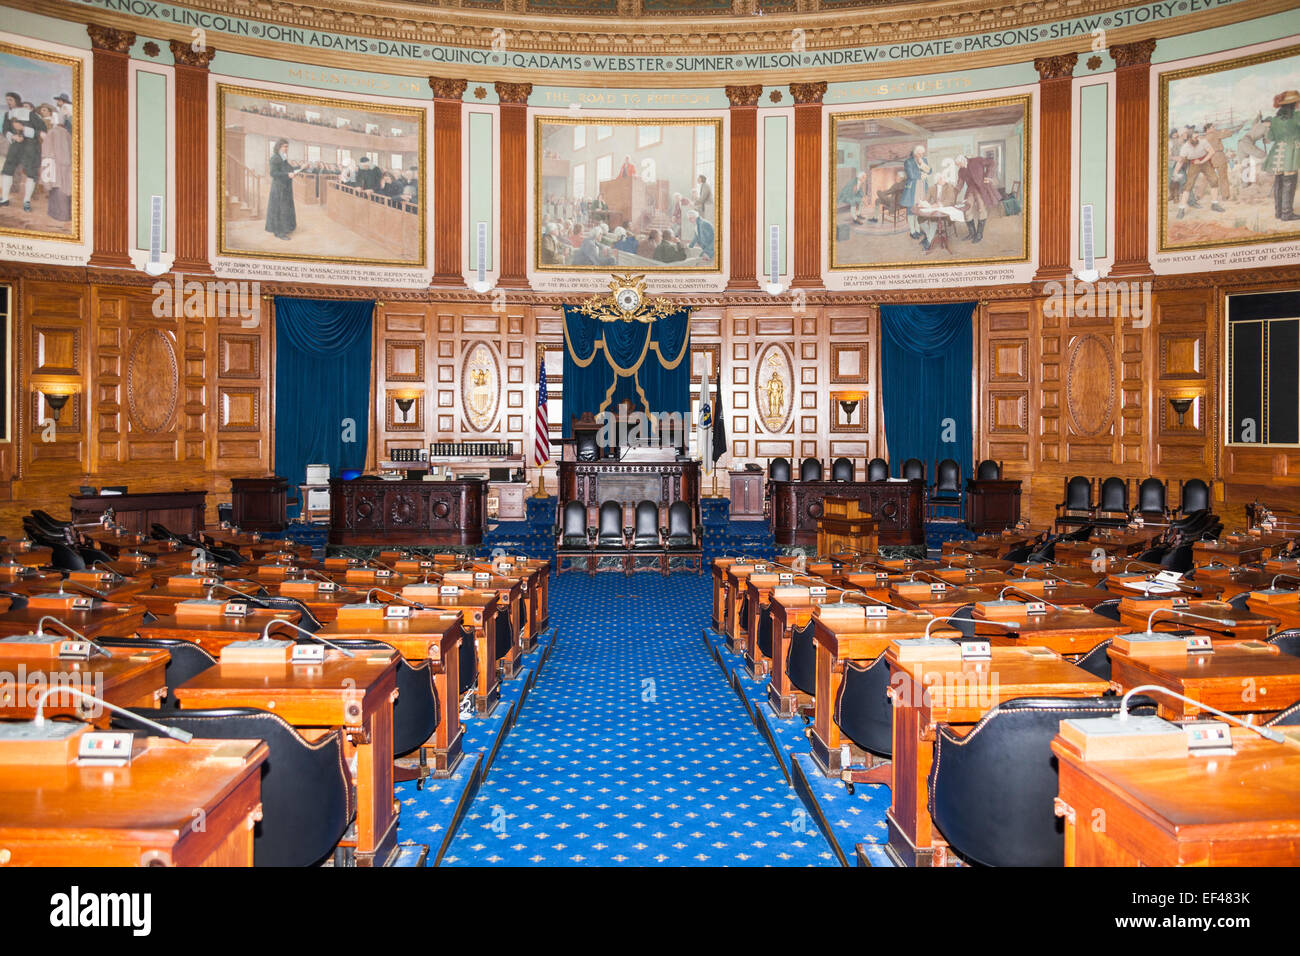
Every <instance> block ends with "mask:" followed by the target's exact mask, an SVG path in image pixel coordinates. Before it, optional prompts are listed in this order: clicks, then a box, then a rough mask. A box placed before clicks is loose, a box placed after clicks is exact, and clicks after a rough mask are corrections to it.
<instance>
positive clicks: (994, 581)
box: [930, 568, 1007, 587]
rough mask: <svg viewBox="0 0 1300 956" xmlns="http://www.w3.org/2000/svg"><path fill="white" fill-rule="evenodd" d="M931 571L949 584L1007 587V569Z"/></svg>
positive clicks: (940, 569) (942, 569)
mask: <svg viewBox="0 0 1300 956" xmlns="http://www.w3.org/2000/svg"><path fill="white" fill-rule="evenodd" d="M930 573H931V574H933V575H934V576H935V577H936V578H939V579H940V580H941V581H947V582H948V583H949V584H969V585H972V586H974V587H980V586H982V585H989V586H997V587H1005V586H1006V583H1007V575H1006V572H1005V571H994V570H992V569H989V568H939V569H938V570H935V571H931V572H930Z"/></svg>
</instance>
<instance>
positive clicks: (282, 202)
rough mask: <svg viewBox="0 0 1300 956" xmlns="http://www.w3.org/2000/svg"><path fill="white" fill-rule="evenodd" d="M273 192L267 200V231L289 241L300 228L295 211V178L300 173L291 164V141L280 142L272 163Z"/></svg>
mask: <svg viewBox="0 0 1300 956" xmlns="http://www.w3.org/2000/svg"><path fill="white" fill-rule="evenodd" d="M269 171H270V174H271V192H270V195H269V196H267V199H266V231H267V232H270V233H273V234H274V235H275V237H276V238H277V239H288V238H289V233H291V232H293V231H294V230H295V229H297V228H298V216H297V214H296V213H295V212H294V209H293V176H294V174H295V173H296V172H297V171H298V170H297V167H295V166H294V165H293V163H291V162H289V141H288V140H287V139H282V140H279V141H278V142H277V143H276V144H275V152H274V153H272V154H271V163H270V170H269Z"/></svg>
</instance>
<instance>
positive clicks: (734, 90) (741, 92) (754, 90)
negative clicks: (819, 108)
mask: <svg viewBox="0 0 1300 956" xmlns="http://www.w3.org/2000/svg"><path fill="white" fill-rule="evenodd" d="M723 91H724V92H725V93H726V94H727V99H728V100H730V101H731V105H732V106H733V107H736V106H757V105H758V98H759V97H760V96H762V95H763V87H761V86H727V87H724V88H723ZM822 92H823V93H824V92H825V90H823V91H822Z"/></svg>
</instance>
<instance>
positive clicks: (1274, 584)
mask: <svg viewBox="0 0 1300 956" xmlns="http://www.w3.org/2000/svg"><path fill="white" fill-rule="evenodd" d="M1283 578H1286V579H1287V580H1288V581H1300V577H1296V576H1295V575H1294V574H1286V573H1282V574H1275V575H1273V580H1272V581H1270V582H1269V584H1268V586H1269V589H1270V590H1272V589H1273V588H1276V587H1277V582H1278V581H1280V580H1282V579H1283Z"/></svg>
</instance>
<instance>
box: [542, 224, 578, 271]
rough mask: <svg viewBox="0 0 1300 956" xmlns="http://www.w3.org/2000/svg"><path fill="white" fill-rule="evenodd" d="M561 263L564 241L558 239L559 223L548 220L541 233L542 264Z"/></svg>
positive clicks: (562, 261)
mask: <svg viewBox="0 0 1300 956" xmlns="http://www.w3.org/2000/svg"><path fill="white" fill-rule="evenodd" d="M570 248H571V247H570ZM563 264H564V243H562V242H561V241H560V226H559V223H554V222H548V223H547V224H546V232H545V233H543V234H542V265H544V266H558V265H563Z"/></svg>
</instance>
